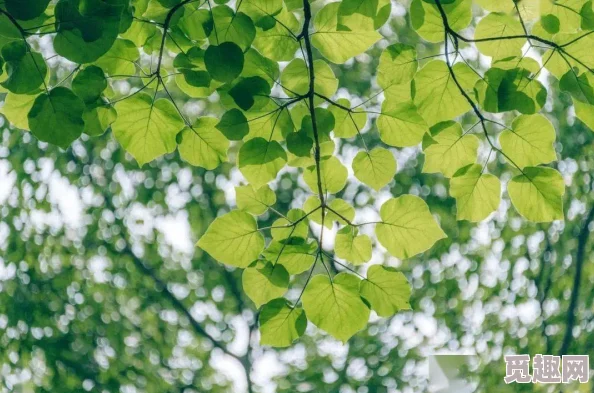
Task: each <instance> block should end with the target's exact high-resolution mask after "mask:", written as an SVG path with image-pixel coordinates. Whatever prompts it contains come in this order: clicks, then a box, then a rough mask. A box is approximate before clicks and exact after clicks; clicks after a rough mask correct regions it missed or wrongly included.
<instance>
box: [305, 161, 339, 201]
mask: <svg viewBox="0 0 594 393" xmlns="http://www.w3.org/2000/svg"><path fill="white" fill-rule="evenodd" d="M320 177H321V185H322V192H326V191H327V192H330V193H331V194H336V193H337V192H339V191H340V190H342V189H343V188H344V186H346V182H347V177H348V171H347V169H346V167H345V166H344V165H342V163H341V162H340V160H339V159H338V158H336V157H334V156H332V157H329V158H327V159H325V160H322V161H320ZM303 180H305V183H306V184H307V185H308V186H309V188H310V189H311V191H312V192H313V193H315V194H317V193H318V174H317V171H316V168H315V166H312V167H309V168H307V169H306V170H305V171H304V172H303Z"/></svg>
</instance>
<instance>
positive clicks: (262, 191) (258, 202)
mask: <svg viewBox="0 0 594 393" xmlns="http://www.w3.org/2000/svg"><path fill="white" fill-rule="evenodd" d="M235 202H236V203H237V207H238V208H239V209H241V210H245V211H247V212H249V213H251V214H255V215H260V214H264V213H265V212H266V211H267V210H268V208H269V207H270V206H272V205H274V204H275V203H276V194H275V193H274V191H272V190H271V189H270V187H269V186H268V185H264V186H262V187H260V188H254V187H252V186H251V185H247V186H238V187H235Z"/></svg>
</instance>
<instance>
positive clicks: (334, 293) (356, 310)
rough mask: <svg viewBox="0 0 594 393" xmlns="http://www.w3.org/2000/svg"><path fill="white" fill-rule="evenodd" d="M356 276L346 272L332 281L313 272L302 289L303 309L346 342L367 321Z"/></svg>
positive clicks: (317, 324)
mask: <svg viewBox="0 0 594 393" xmlns="http://www.w3.org/2000/svg"><path fill="white" fill-rule="evenodd" d="M359 282H360V280H359V279H358V278H357V277H355V276H353V275H350V274H347V273H339V274H337V275H336V276H335V277H334V279H333V280H332V281H330V279H329V278H328V277H327V276H325V275H317V276H314V277H313V278H312V279H311V281H310V282H309V284H308V285H307V287H306V288H305V291H304V292H303V298H302V302H303V309H304V310H305V313H306V315H307V319H309V320H310V321H311V322H312V323H313V324H314V325H316V326H317V327H319V328H320V329H322V330H324V331H326V332H327V333H329V334H330V335H332V336H333V337H335V338H337V339H339V340H341V341H342V342H346V341H347V340H348V339H349V338H351V337H352V336H353V335H354V334H355V333H357V332H358V331H359V330H361V329H363V328H364V327H365V326H366V325H367V321H368V319H369V308H367V306H366V305H365V303H364V302H363V301H362V300H361V297H360V296H359Z"/></svg>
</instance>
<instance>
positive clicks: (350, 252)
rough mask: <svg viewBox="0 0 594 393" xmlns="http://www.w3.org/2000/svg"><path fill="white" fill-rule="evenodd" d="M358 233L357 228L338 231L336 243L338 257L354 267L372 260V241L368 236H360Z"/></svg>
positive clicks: (349, 227) (335, 249)
mask: <svg viewBox="0 0 594 393" xmlns="http://www.w3.org/2000/svg"><path fill="white" fill-rule="evenodd" d="M358 232H359V231H358V230H357V228H355V227H352V226H350V225H349V226H346V227H344V228H342V229H341V230H340V231H338V233H337V234H336V240H335V241H334V252H335V253H336V256H337V257H339V258H342V259H344V260H347V261H349V262H350V263H352V264H354V265H360V264H362V263H365V262H368V261H369V260H370V259H371V239H370V238H369V236H367V235H358Z"/></svg>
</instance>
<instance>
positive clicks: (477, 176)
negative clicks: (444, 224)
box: [450, 164, 501, 222]
mask: <svg viewBox="0 0 594 393" xmlns="http://www.w3.org/2000/svg"><path fill="white" fill-rule="evenodd" d="M450 194H451V195H452V196H453V197H454V198H456V207H457V209H458V212H457V214H456V219H458V220H468V221H472V222H479V221H482V220H484V219H485V218H487V217H488V216H489V214H491V213H493V212H494V211H495V210H497V208H498V207H499V203H500V202H501V183H500V182H499V179H498V178H497V177H496V176H493V175H490V174H488V173H483V168H482V167H481V166H480V165H478V164H472V165H468V166H466V167H464V168H462V169H460V170H459V171H458V172H456V174H455V175H454V177H452V179H451V180H450Z"/></svg>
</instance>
